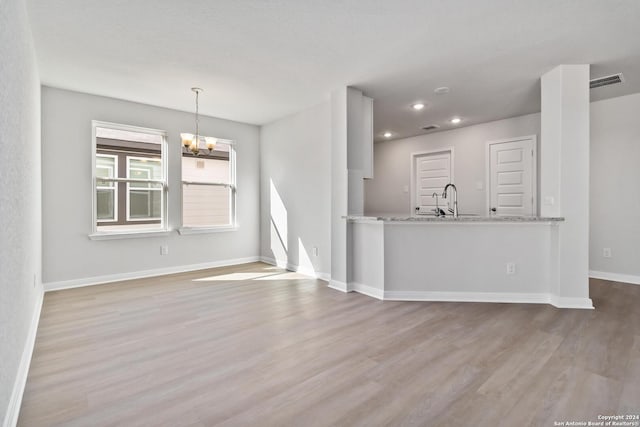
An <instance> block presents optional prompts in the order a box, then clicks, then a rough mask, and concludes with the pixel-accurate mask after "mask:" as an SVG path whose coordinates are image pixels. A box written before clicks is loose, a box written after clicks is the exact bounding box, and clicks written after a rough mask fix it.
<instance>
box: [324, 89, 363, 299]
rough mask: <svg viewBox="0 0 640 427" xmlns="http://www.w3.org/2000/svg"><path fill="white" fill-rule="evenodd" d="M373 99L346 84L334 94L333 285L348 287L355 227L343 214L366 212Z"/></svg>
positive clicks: (332, 126) (332, 120)
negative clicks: (365, 178)
mask: <svg viewBox="0 0 640 427" xmlns="http://www.w3.org/2000/svg"><path fill="white" fill-rule="evenodd" d="M372 105H373V104H372V100H371V99H370V98H367V97H365V96H363V94H362V92H361V91H359V90H357V89H354V88H350V87H344V88H341V89H338V90H336V91H334V92H333V93H332V94H331V194H332V196H331V282H332V283H331V286H332V287H334V288H337V289H341V290H345V291H346V290H348V289H347V288H348V283H349V282H350V281H351V270H352V258H353V257H352V240H351V238H352V236H351V229H350V227H349V225H348V224H347V222H346V220H345V219H343V218H342V217H343V216H345V215H347V214H352V215H362V213H363V209H364V182H363V179H364V177H365V175H368V176H372V174H373V172H372V171H371V170H370V169H371V165H372V159H373V157H372V156H373V153H372V151H373V133H372V131H371V127H372V124H373V109H372Z"/></svg>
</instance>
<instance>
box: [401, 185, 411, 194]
mask: <svg viewBox="0 0 640 427" xmlns="http://www.w3.org/2000/svg"><path fill="white" fill-rule="evenodd" d="M402 192H403V193H408V192H409V186H408V185H405V186H404V187H402Z"/></svg>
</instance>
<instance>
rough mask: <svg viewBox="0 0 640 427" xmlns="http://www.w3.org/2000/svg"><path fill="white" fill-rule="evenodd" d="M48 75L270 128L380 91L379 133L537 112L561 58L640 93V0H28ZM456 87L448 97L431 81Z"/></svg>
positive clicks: (612, 92) (619, 90) (49, 80)
mask: <svg viewBox="0 0 640 427" xmlns="http://www.w3.org/2000/svg"><path fill="white" fill-rule="evenodd" d="M28 4H29V12H30V16H31V20H32V27H33V33H34V39H35V43H36V50H37V55H38V61H39V64H40V74H41V78H42V81H43V83H44V84H46V85H51V86H56V87H61V88H67V89H72V90H77V91H82V92H87V93H93V94H98V95H104V96H110V97H115V98H121V99H127V100H131V101H137V102H142V103H146V104H151V105H158V106H164V107H169V108H175V109H179V110H185V111H192V110H193V103H194V99H193V93H192V92H191V91H190V90H189V89H190V88H191V87H192V86H200V87H203V88H204V89H205V92H204V94H203V95H202V96H201V98H200V100H201V102H200V105H201V112H202V113H204V114H207V115H212V116H217V117H222V118H226V119H231V120H237V121H241V122H248V123H255V124H264V123H268V122H270V121H273V120H275V119H278V118H280V117H283V116H286V115H288V114H292V113H295V112H297V111H300V110H302V109H304V108H307V107H310V106H312V105H315V104H317V103H319V102H321V101H322V100H323V99H326V97H327V96H328V94H329V93H330V92H331V91H332V90H333V89H336V88H338V87H340V86H343V85H351V86H355V87H358V88H360V89H362V90H363V91H364V92H365V93H366V94H367V95H369V96H372V97H373V98H375V100H376V102H375V123H376V126H375V127H376V133H377V136H379V134H381V133H382V132H383V131H384V130H390V131H392V132H393V134H394V137H404V136H410V135H416V134H419V133H421V131H420V128H421V127H422V126H424V125H427V124H438V125H441V126H442V129H446V128H447V127H448V126H451V125H449V124H447V120H448V119H449V118H450V117H452V116H454V115H459V116H461V117H462V118H463V122H462V124H461V125H469V124H473V123H479V122H485V121H490V120H496V119H501V118H505V117H511V116H516V115H520V114H526V113H530V112H534V111H538V110H539V105H540V99H539V80H538V79H539V77H540V75H541V74H543V73H545V72H547V71H548V70H550V69H551V68H553V67H554V66H556V65H558V64H563V63H591V64H593V66H592V76H600V75H605V74H610V73H614V72H623V73H624V75H625V78H626V80H625V83H624V84H622V85H619V86H617V87H609V88H601V89H596V90H594V91H592V99H602V98H607V97H612V96H619V95H622V94H628V93H635V92H640V25H639V24H638V22H640V1H638V0H606V1H604V0H528V1H524V0H520V1H515V0H491V1H477V0H457V1H456V0H450V1H443V0H396V1H388V0H369V1H364V0H360V1H356V0H352V1H347V0H341V1H338V0H325V1H317V0H271V1H267V0H253V1H249V0H226V1H221V0H218V1H212V0H190V1H176V0H171V1H169V0H136V1H131V0H127V1H123V0H109V1H105V0H28ZM439 86H449V87H450V88H451V92H450V93H449V94H448V95H435V94H434V93H433V89H435V88H436V87H439ZM416 101H423V102H425V103H426V104H427V107H426V108H425V109H424V110H422V111H420V112H416V111H413V110H412V109H411V104H412V103H413V102H416Z"/></svg>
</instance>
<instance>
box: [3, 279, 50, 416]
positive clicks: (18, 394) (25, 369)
mask: <svg viewBox="0 0 640 427" xmlns="http://www.w3.org/2000/svg"><path fill="white" fill-rule="evenodd" d="M43 299H44V291H40V295H38V299H37V301H36V306H35V307H34V310H33V316H32V318H31V324H30V325H29V334H28V335H27V340H26V342H25V344H24V349H23V350H22V356H21V357H20V365H19V366H18V373H17V375H16V380H15V382H14V383H13V389H12V390H11V397H10V399H9V407H8V408H7V413H6V414H5V416H4V421H3V423H2V425H3V427H14V426H15V425H16V424H17V423H18V416H19V415H20V406H21V405H22V396H23V395H24V388H25V386H26V385H27V376H28V375H29V366H30V365H31V356H33V348H34V346H35V343H36V334H37V333H38V323H40V312H41V311H42V301H43Z"/></svg>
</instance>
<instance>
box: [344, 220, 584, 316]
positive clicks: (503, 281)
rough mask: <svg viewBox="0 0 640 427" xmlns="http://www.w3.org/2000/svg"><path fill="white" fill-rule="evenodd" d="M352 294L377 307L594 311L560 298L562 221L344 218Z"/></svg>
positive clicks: (578, 300)
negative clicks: (522, 306) (393, 303)
mask: <svg viewBox="0 0 640 427" xmlns="http://www.w3.org/2000/svg"><path fill="white" fill-rule="evenodd" d="M343 220H346V221H347V226H348V227H347V228H348V229H349V241H350V250H349V253H350V254H351V257H352V259H351V261H352V263H351V265H352V269H351V275H350V280H349V283H350V289H349V290H352V291H356V292H360V293H363V294H366V295H369V296H372V297H375V298H378V299H384V300H402V301H474V302H510V303H548V304H552V305H554V306H556V307H563V308H593V306H592V304H591V300H590V299H589V298H563V297H561V296H559V295H558V292H557V288H558V280H559V275H558V271H559V269H558V262H559V258H558V230H559V227H560V224H561V223H562V222H563V221H564V219H563V218H561V217H506V216H493V217H481V216H460V217H458V218H454V217H451V216H448V217H436V216H402V215H400V216H392V215H387V216H362V215H350V216H345V217H343Z"/></svg>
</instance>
